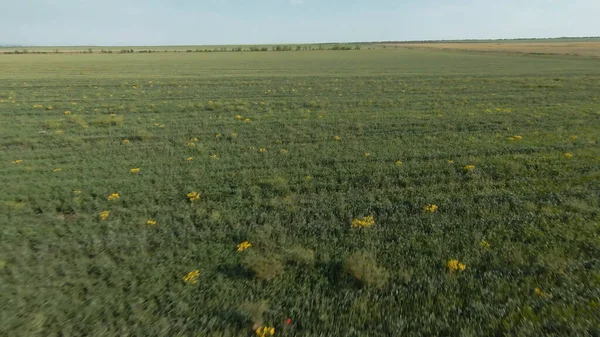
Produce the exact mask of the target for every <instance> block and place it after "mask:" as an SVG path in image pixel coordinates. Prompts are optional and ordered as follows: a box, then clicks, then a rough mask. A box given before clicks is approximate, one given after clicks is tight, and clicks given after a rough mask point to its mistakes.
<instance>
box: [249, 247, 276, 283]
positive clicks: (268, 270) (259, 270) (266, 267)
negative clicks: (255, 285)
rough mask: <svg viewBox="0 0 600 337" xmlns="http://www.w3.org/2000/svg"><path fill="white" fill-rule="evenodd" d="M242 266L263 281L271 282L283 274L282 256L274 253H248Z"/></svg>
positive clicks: (252, 251) (253, 251)
mask: <svg viewBox="0 0 600 337" xmlns="http://www.w3.org/2000/svg"><path fill="white" fill-rule="evenodd" d="M242 265H243V266H244V268H245V269H247V270H248V271H250V272H252V273H253V274H254V275H255V276H256V278H257V279H259V280H262V281H269V280H272V279H274V278H276V277H277V276H279V275H281V274H283V263H282V259H281V256H279V255H277V254H273V253H264V252H258V251H255V250H251V251H248V252H247V254H245V256H244V258H243V260H242Z"/></svg>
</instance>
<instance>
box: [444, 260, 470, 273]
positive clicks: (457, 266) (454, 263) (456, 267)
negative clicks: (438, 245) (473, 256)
mask: <svg viewBox="0 0 600 337" xmlns="http://www.w3.org/2000/svg"><path fill="white" fill-rule="evenodd" d="M446 267H448V269H449V270H450V271H451V272H457V271H464V270H465V269H466V268H467V266H465V265H464V264H463V263H461V262H460V261H458V260H448V262H446Z"/></svg>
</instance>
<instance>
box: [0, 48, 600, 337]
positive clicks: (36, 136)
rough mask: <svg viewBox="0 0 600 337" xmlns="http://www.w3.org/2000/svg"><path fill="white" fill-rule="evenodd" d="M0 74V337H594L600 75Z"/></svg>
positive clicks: (106, 70)
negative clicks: (504, 336)
mask: <svg viewBox="0 0 600 337" xmlns="http://www.w3.org/2000/svg"><path fill="white" fill-rule="evenodd" d="M0 69H1V70H0V186H1V189H0V225H1V231H0V335H7V336H115V335H139V336H246V335H261V334H262V335H264V336H269V335H271V332H274V335H275V336H500V335H519V336H542V335H547V336H568V335H571V336H585V335H597V334H598V333H599V326H600V319H599V316H598V311H599V310H600V261H599V260H598V256H600V214H599V211H600V145H599V141H600V139H599V137H600V133H599V132H598V130H600V101H599V99H600V63H599V62H598V60H597V59H593V58H587V57H568V56H522V55H500V54H494V53H463V52H456V51H453V52H444V51H439V50H420V49H419V50H411V49H404V48H399V49H385V50H384V49H377V50H360V51H344V52H336V51H319V52H314V51H313V52H290V53H274V52H265V53H261V52H259V53H190V54H188V53H182V54H175V53H169V54H111V55H104V54H89V55H83V54H77V55H75V54H74V55H70V54H59V55H51V54H48V55H0ZM271 328H272V329H273V330H274V331H271ZM257 330H258V332H256V331H257Z"/></svg>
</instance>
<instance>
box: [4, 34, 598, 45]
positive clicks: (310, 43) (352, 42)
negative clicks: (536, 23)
mask: <svg viewBox="0 0 600 337" xmlns="http://www.w3.org/2000/svg"><path fill="white" fill-rule="evenodd" d="M559 39H600V35H599V36H556V37H517V38H481V39H426V40H382V41H351V42H339V41H338V42H303V43H293V42H284V43H249V44H235V43H232V44H161V45H55V46H53V45H20V44H0V48H26V47H32V48H64V47H80V48H83V47H136V48H139V47H154V48H158V47H171V48H172V47H203V46H206V47H209V46H210V47H220V46H277V45H284V46H288V45H325V44H379V43H427V42H435V43H440V42H483V41H523V40H559Z"/></svg>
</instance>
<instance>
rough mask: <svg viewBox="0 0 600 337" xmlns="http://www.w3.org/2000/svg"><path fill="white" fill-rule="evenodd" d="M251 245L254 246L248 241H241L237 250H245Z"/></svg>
mask: <svg viewBox="0 0 600 337" xmlns="http://www.w3.org/2000/svg"><path fill="white" fill-rule="evenodd" d="M250 247H252V244H251V243H250V242H248V241H244V242H242V243H240V244H239V245H237V251H238V252H243V251H245V250H246V249H248V248H250Z"/></svg>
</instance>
